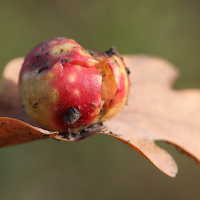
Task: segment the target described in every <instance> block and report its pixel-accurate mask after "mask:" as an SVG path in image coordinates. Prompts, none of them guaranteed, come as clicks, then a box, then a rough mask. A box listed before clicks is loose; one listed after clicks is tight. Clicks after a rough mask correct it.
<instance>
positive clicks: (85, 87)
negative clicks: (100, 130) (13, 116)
mask: <svg viewBox="0 0 200 200" xmlns="http://www.w3.org/2000/svg"><path fill="white" fill-rule="evenodd" d="M128 75H129V69H128V68H127V67H126V66H125V64H124V62H123V60H122V58H121V57H120V56H119V54H118V53H117V51H116V50H115V48H111V49H110V50H109V51H106V52H105V53H100V52H95V51H86V50H85V49H83V48H82V47H81V46H80V45H79V44H78V43H76V42H75V41H74V40H72V39H66V38H55V39H52V40H49V41H46V42H43V43H41V44H39V45H38V46H37V47H35V48H34V49H33V50H32V51H31V52H30V53H29V54H28V55H27V57H26V58H25V61H24V63H23V66H22V69H21V72H20V77H19V90H20V96H21V100H22V103H23V107H24V109H25V111H26V113H27V115H28V116H29V117H30V118H31V119H32V120H33V121H34V122H35V123H37V124H38V125H39V126H41V127H42V128H44V129H47V130H52V131H59V132H60V133H66V132H69V131H70V132H77V131H80V130H82V129H84V128H86V127H88V126H90V125H91V124H93V123H99V122H102V121H105V120H108V119H110V118H112V117H114V116H115V115H117V114H118V113H120V111H121V110H122V109H123V107H124V105H125V104H126V101H127V99H128V95H129V90H130V80H129V76H128Z"/></svg>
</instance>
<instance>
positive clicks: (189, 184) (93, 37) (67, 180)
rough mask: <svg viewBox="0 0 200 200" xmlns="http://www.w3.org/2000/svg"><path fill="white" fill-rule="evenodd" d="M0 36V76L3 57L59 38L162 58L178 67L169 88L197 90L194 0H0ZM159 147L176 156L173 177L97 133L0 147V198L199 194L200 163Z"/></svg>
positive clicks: (198, 9)
mask: <svg viewBox="0 0 200 200" xmlns="http://www.w3.org/2000/svg"><path fill="white" fill-rule="evenodd" d="M0 36H1V37H0V44H1V46H0V73H1V74H2V71H3V68H4V66H5V65H6V63H7V62H8V61H9V60H11V59H13V58H15V57H21V56H26V54H27V53H28V52H29V51H30V50H31V49H32V48H33V47H34V46H36V45H37V44H38V43H40V42H41V41H44V40H47V39H51V38H53V37H58V36H59V37H63V36H64V37H68V38H73V39H74V40H76V41H77V42H78V43H80V44H81V45H82V46H83V47H84V48H86V49H92V50H99V51H105V50H108V49H109V47H110V46H112V45H115V46H116V47H117V49H118V51H119V52H120V53H121V54H138V53H143V54H150V55H155V56H159V57H163V58H165V59H167V60H169V61H170V62H172V63H173V64H174V65H175V66H177V67H178V68H179V69H180V71H181V77H180V78H179V80H178V81H177V82H176V84H175V86H174V87H175V89H181V88H191V87H192V88H200V79H199V75H200V61H199V58H200V56H199V52H200V2H199V1H198V0H190V1H188V0H162V1H160V0H123V1H120V0H101V1H92V0H84V1H81V0H73V1H72V0H71V1H69V0H66V1H64V0H49V1H47V0H46V1H45V0H44V1H43V0H35V1H33V0H30V1H27V0H18V1H16V0H7V1H3V0H1V1H0ZM158 144H159V145H160V146H162V147H163V148H165V149H166V150H167V151H169V152H170V153H171V154H172V155H173V157H174V158H175V160H176V161H177V163H178V166H179V173H178V175H177V177H176V178H170V177H168V176H166V175H165V174H163V173H162V172H160V171H159V170H157V168H155V167H154V166H153V165H152V164H151V163H150V162H148V161H147V160H146V159H145V158H143V157H142V156H141V155H139V154H138V153H136V152H135V151H134V150H132V149H131V148H130V147H128V146H127V145H125V144H123V143H122V142H120V141H118V140H116V139H114V138H111V137H109V136H104V135H97V136H94V137H91V138H88V139H87V140H84V141H81V142H78V143H70V142H61V141H60V142H58V141H56V140H53V139H48V140H45V141H36V142H31V143H27V144H22V145H17V146H13V147H7V148H4V149H1V150H0V199H2V200H13V199H15V200H35V199H48V200H55V199H58V200H66V199H73V200H78V199H81V200H88V199H92V200H93V199H95V200H102V199H105V200H107V199H109V200H118V199H119V200H121V199H126V200H129V199H145V200H146V199H154V200H155V199H164V200H165V199H171V200H175V199H176V200H177V199H181V200H188V199H200V190H199V188H200V166H199V165H198V164H197V163H195V161H193V160H192V159H191V158H189V157H188V156H186V155H184V154H181V153H180V152H178V151H177V150H176V149H175V148H174V147H172V146H170V145H168V144H165V143H164V142H158Z"/></svg>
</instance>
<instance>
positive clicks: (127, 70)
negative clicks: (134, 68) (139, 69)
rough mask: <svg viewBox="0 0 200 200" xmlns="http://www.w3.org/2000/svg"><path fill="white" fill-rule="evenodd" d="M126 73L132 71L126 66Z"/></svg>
mask: <svg viewBox="0 0 200 200" xmlns="http://www.w3.org/2000/svg"><path fill="white" fill-rule="evenodd" d="M126 73H127V74H128V75H129V74H130V73H131V71H130V69H129V68H128V67H126Z"/></svg>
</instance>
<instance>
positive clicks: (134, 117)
mask: <svg viewBox="0 0 200 200" xmlns="http://www.w3.org/2000/svg"><path fill="white" fill-rule="evenodd" d="M124 61H125V63H126V65H127V66H128V67H129V68H130V70H131V74H130V78H131V92H130V98H129V101H128V106H126V107H125V109H124V110H123V111H122V113H121V114H119V115H118V116H117V117H115V118H114V119H112V120H110V121H107V122H105V123H104V125H94V126H92V127H89V128H87V129H86V130H84V131H83V132H81V133H79V134H77V135H67V136H66V135H60V134H58V133H56V132H54V133H52V132H49V131H45V130H42V129H39V128H35V127H34V126H31V125H34V124H33V123H32V122H31V121H30V119H28V118H27V116H26V114H25V113H24V111H23V109H22V105H21V103H20V99H19V94H18V88H17V81H18V74H19V70H20V67H21V64H22V62H23V58H17V59H14V60H12V61H11V62H9V63H8V65H7V66H6V68H5V71H4V74H3V86H2V92H1V96H0V116H2V118H0V124H1V126H0V131H1V132H0V147H4V146H8V145H13V144H19V143H22V142H28V141H31V140H32V139H42V138H46V136H45V135H49V137H54V138H56V139H61V140H66V141H79V140H82V139H84V138H87V137H89V136H91V135H94V134H99V133H101V134H107V135H110V136H113V137H115V138H117V139H119V140H121V141H122V142H124V143H126V144H127V145H129V146H130V147H131V148H133V149H135V150H136V151H137V152H139V153H140V154H141V155H143V156H144V157H145V158H147V159H148V160H149V161H150V162H152V163H153V164H154V165H155V166H156V167H157V168H158V169H160V170H161V171H162V172H164V173H165V174H167V175H169V176H171V177H175V175H176V173H177V171H178V169H177V165H176V163H175V161H174V159H173V158H172V157H171V155H170V154H168V153H167V152H166V151H165V150H163V149H162V148H160V147H158V146H157V145H156V144H155V140H162V141H166V142H169V143H171V144H173V145H175V146H177V147H178V148H180V149H181V150H183V151H184V152H186V153H187V154H189V155H190V156H191V157H193V158H194V159H195V160H196V161H197V162H198V163H200V147H199V141H200V123H199V119H200V90H194V89H190V90H181V91H174V90H172V89H171V85H172V83H173V82H174V80H175V79H176V77H177V75H178V72H177V70H176V69H175V68H174V67H173V66H172V65H171V64H170V63H168V62H167V61H165V60H163V59H160V58H155V57H149V56H144V55H135V56H124ZM3 116H4V117H3ZM5 117H7V118H5ZM8 117H10V118H8ZM12 118H16V119H19V120H21V121H19V120H14V119H12ZM22 121H23V122H22ZM24 122H27V123H29V124H31V125H28V124H26V123H24ZM106 127H108V129H107V128H106ZM30 130H31V131H32V132H29V131H30ZM30 133H31V134H30ZM33 136H34V137H33Z"/></svg>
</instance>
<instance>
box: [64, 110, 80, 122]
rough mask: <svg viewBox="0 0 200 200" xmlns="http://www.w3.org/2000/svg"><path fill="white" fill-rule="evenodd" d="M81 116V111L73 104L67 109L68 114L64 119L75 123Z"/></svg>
mask: <svg viewBox="0 0 200 200" xmlns="http://www.w3.org/2000/svg"><path fill="white" fill-rule="evenodd" d="M79 118H80V113H79V111H78V110H77V109H76V108H74V107H73V106H72V107H71V108H70V109H69V110H68V111H67V114H66V115H65V116H64V117H63V121H64V123H66V124H74V123H75V122H76V121H77V120H78V119H79Z"/></svg>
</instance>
